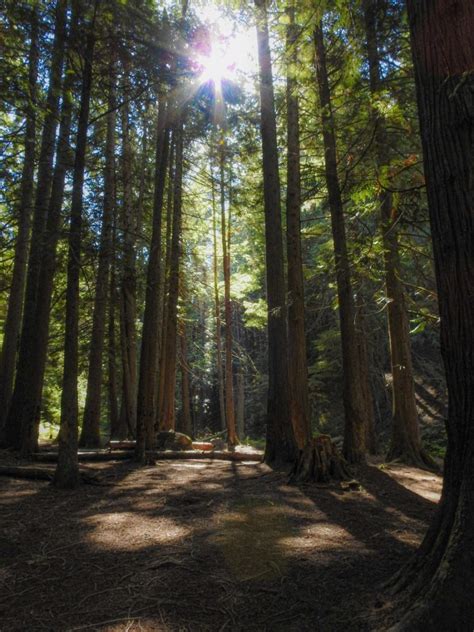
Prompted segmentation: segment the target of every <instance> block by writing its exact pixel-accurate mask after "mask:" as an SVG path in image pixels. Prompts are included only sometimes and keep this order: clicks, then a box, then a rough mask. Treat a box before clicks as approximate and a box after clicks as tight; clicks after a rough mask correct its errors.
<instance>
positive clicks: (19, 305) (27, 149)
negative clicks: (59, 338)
mask: <svg viewBox="0 0 474 632" xmlns="http://www.w3.org/2000/svg"><path fill="white" fill-rule="evenodd" d="M30 13H31V15H30V23H29V36H30V46H29V53H28V83H27V88H26V106H25V119H26V123H25V140H24V156H23V169H22V174H21V183H20V197H19V204H18V211H17V217H18V230H17V235H16V241H15V254H14V263H13V273H12V279H11V287H10V295H9V297H8V308H7V317H6V320H5V326H4V331H3V344H2V350H1V354H0V442H2V441H3V431H4V425H5V419H6V415H7V413H8V406H9V404H10V399H11V396H12V390H13V380H14V375H15V364H16V354H17V348H18V337H19V333H20V326H21V316H22V310H23V297H24V293H25V280H26V267H27V263H28V247H29V239H30V232H31V213H32V202H33V180H34V171H35V147H36V119H37V116H36V109H37V106H38V104H37V85H36V82H37V74H38V59H39V45H38V44H39V43H38V30H39V24H38V22H39V20H38V5H37V3H34V4H33V5H32V7H31V9H30Z"/></svg>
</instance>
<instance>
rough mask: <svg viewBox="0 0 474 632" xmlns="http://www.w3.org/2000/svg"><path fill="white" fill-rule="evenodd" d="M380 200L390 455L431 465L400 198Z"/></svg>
mask: <svg viewBox="0 0 474 632" xmlns="http://www.w3.org/2000/svg"><path fill="white" fill-rule="evenodd" d="M380 7H381V5H380V1H379V0H365V1H364V17H365V28H366V40H367V59H368V62H369V77H370V91H371V93H372V98H373V100H374V102H375V100H376V99H377V98H378V97H379V94H380V91H381V90H382V89H383V84H382V75H381V68H380V54H379V42H378V39H379V36H378V21H377V18H378V15H379V13H380V12H379V9H380ZM372 117H373V123H374V126H375V136H374V138H375V158H376V164H377V171H378V173H379V174H382V173H383V172H384V170H385V169H386V168H387V167H388V166H389V164H390V156H389V152H388V148H389V139H388V136H387V130H386V125H385V121H384V118H383V115H382V114H381V112H380V111H379V110H378V109H377V107H376V106H375V105H374V106H373V107H372ZM380 179H381V181H382V180H383V178H380ZM379 205H380V214H381V220H380V221H381V229H382V240H383V248H384V264H385V287H386V292H387V303H388V305H387V314H388V330H389V339H390V359H391V365H392V393H393V395H392V396H393V401H392V409H393V410H392V415H393V431H392V440H391V445H390V450H389V454H388V458H389V459H401V460H403V461H405V462H408V463H412V464H413V465H421V466H423V465H430V466H431V465H433V462H432V460H431V459H430V458H429V456H428V455H427V454H426V453H425V451H424V450H423V448H422V445H421V435H420V428H419V421H418V411H417V408H416V398H415V382H414V377H413V365H412V357H411V345H410V327H409V321H408V313H407V307H406V300H405V290H404V286H403V281H402V278H401V266H400V253H399V244H398V227H397V226H398V217H397V212H396V204H395V203H394V199H393V195H392V193H391V192H390V190H389V189H388V188H386V187H383V186H382V187H381V191H380V195H379Z"/></svg>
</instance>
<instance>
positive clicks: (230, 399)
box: [219, 132, 239, 447]
mask: <svg viewBox="0 0 474 632" xmlns="http://www.w3.org/2000/svg"><path fill="white" fill-rule="evenodd" d="M222 135H224V133H223V132H222ZM224 151H225V140H224V138H222V139H221V142H220V145H219V171H220V202H221V237H222V260H223V264H222V267H223V272H224V313H225V421H226V428H227V442H228V444H229V446H230V447H233V446H235V445H237V444H238V443H239V438H238V436H237V432H236V429H235V407H234V372H233V366H232V362H233V359H232V303H231V300H230V235H231V232H230V200H229V221H228V222H227V225H226V208H225V154H224Z"/></svg>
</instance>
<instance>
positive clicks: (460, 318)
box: [393, 0, 474, 632]
mask: <svg viewBox="0 0 474 632" xmlns="http://www.w3.org/2000/svg"><path fill="white" fill-rule="evenodd" d="M407 5H408V17H409V24H410V31H411V41H412V50H413V59H414V64H415V77H416V85H417V96H418V107H419V118H420V127H421V136H422V144H423V155H424V162H425V175H426V184H427V192H428V205H429V213H430V223H431V231H432V237H433V248H434V260H435V270H436V280H437V286H438V298H439V309H440V315H441V349H442V355H443V361H444V366H445V370H446V379H447V386H448V394H449V411H448V419H447V426H446V427H447V434H448V448H447V453H446V461H445V479H444V485H443V492H442V496H441V502H440V504H439V507H438V512H437V515H436V517H435V519H434V521H433V523H432V524H431V527H430V528H429V530H428V533H427V535H426V537H425V539H424V541H423V543H422V545H421V547H420V548H419V550H418V551H417V553H416V554H415V556H414V557H413V558H412V560H411V561H410V563H409V564H408V566H406V567H404V568H403V569H401V571H400V573H399V575H398V577H397V580H398V581H397V582H396V584H395V586H396V588H398V589H399V590H400V589H403V590H404V593H403V596H404V597H405V599H406V602H405V609H404V611H403V612H402V617H401V618H399V617H400V610H399V609H397V621H399V623H397V625H395V626H394V628H393V629H394V630H414V631H420V632H421V630H423V631H424V632H425V631H431V630H454V629H455V630H471V629H472V628H473V625H474V600H473V598H472V596H473V595H474V572H473V565H474V491H473V490H474V350H473V338H472V323H473V322H474V300H473V294H472V288H473V287H474V100H473V94H474V75H473V73H472V68H473V63H474V40H473V38H472V33H473V32H474V5H473V4H472V2H471V1H470V0H460V1H459V2H456V3H453V2H451V1H450V0H440V1H439V2H432V1H431V0H417V1H416V2H415V1H414V0H408V3H407Z"/></svg>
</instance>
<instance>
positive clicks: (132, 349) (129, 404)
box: [120, 63, 137, 436]
mask: <svg viewBox="0 0 474 632" xmlns="http://www.w3.org/2000/svg"><path fill="white" fill-rule="evenodd" d="M129 72H130V68H129V65H128V63H124V73H125V79H124V84H123V88H124V92H125V94H126V95H128V94H129V92H130V86H129V78H128V73H129ZM129 109H130V108H129V103H128V101H126V102H125V103H124V105H123V106H122V156H121V161H122V165H121V170H122V186H123V203H122V213H121V229H122V243H121V245H122V278H121V287H120V321H121V322H120V333H121V335H120V341H121V349H122V398H123V414H124V415H125V420H126V423H127V426H128V429H129V434H130V435H131V436H135V432H136V417H137V415H136V412H137V408H136V406H137V333H136V322H135V321H136V312H137V307H136V302H137V299H136V293H137V287H136V286H137V281H136V261H135V241H136V228H137V226H136V218H135V217H134V213H133V192H132V176H133V153H132V147H131V143H130V120H129V119H130V112H129Z"/></svg>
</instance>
